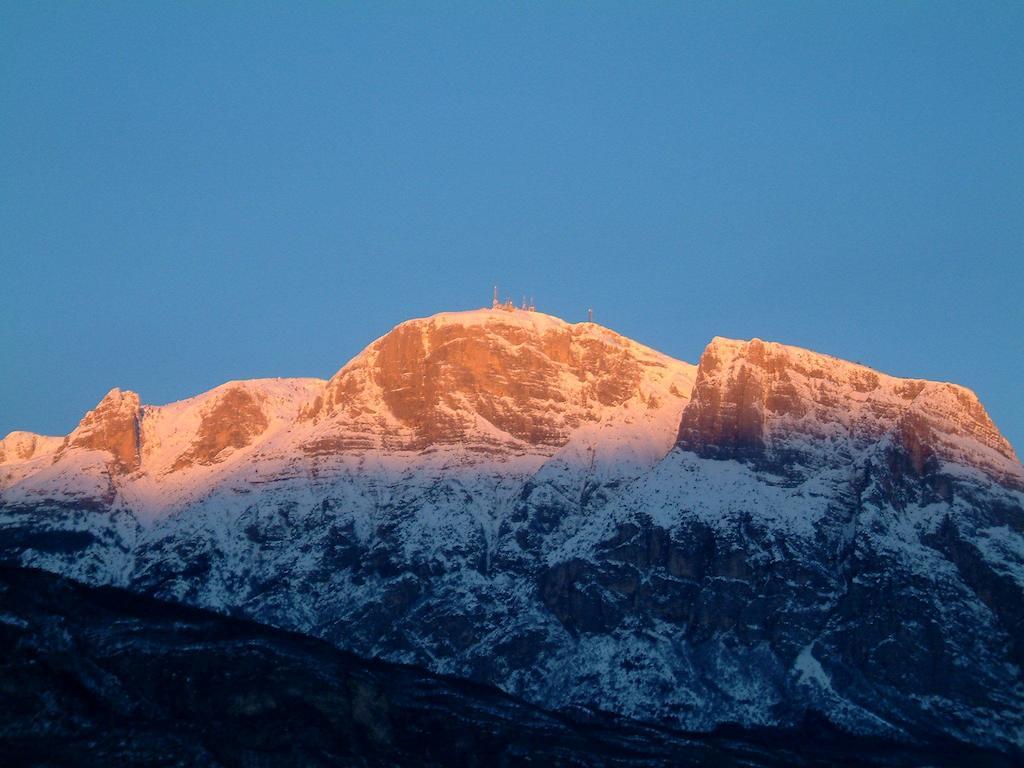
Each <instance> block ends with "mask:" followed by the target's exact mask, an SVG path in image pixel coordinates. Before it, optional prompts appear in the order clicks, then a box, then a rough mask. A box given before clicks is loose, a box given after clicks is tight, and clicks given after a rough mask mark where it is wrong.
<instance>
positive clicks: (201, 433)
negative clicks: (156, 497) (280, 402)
mask: <svg viewBox="0 0 1024 768" xmlns="http://www.w3.org/2000/svg"><path fill="white" fill-rule="evenodd" d="M268 424H269V421H268V419H267V416H266V414H265V413H264V412H263V409H262V407H261V404H260V398H259V395H258V393H253V392H250V391H249V390H248V389H246V388H244V387H242V386H239V385H234V386H230V387H228V388H227V390H226V391H224V392H222V393H220V394H219V396H218V397H217V398H216V399H215V400H214V402H213V403H211V404H210V406H209V407H207V408H205V409H204V410H203V412H202V414H201V417H200V422H199V428H198V430H197V431H196V436H195V439H194V440H193V441H192V443H191V444H190V445H189V447H188V450H186V451H185V452H184V453H182V454H181V456H179V457H178V458H177V459H176V460H175V462H174V464H173V465H171V471H172V472H174V471H178V470H181V469H185V468H187V467H190V466H192V465H193V464H202V465H209V464H215V463H217V461H218V460H219V459H220V457H221V453H222V452H223V451H224V450H225V449H238V448H244V447H246V446H247V445H249V444H250V443H252V442H253V440H255V439H256V438H257V437H259V436H260V435H261V434H263V432H264V431H265V430H266V428H267V426H268Z"/></svg>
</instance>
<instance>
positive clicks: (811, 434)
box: [678, 339, 1016, 480]
mask: <svg viewBox="0 0 1024 768" xmlns="http://www.w3.org/2000/svg"><path fill="white" fill-rule="evenodd" d="M887 435H888V436H891V440H892V442H893V444H894V445H897V446H899V447H900V448H901V449H902V451H903V453H904V454H905V455H906V456H907V457H908V468H909V469H912V470H913V471H914V472H915V473H917V474H921V473H924V472H925V471H926V470H927V468H928V466H929V462H930V461H931V460H933V459H949V460H952V461H956V462H958V463H960V464H964V465H967V466H973V467H976V468H978V469H981V470H983V471H985V472H988V473H989V474H992V475H994V476H995V477H997V478H1000V479H1003V480H1005V479H1006V477H1007V476H1006V472H1007V469H1008V468H1009V469H1013V467H1012V465H1013V464H1014V463H1015V462H1016V455H1015V454H1014V452H1013V448H1012V447H1011V446H1010V444H1009V443H1008V442H1007V441H1006V439H1005V438H1004V437H1003V436H1002V435H1001V434H1000V433H999V431H998V429H997V428H996V426H995V424H993V422H992V420H991V419H990V418H989V416H988V414H987V413H986V412H985V409H984V407H983V406H982V405H981V403H980V402H979V401H978V398H977V396H976V395H975V394H974V393H973V392H971V391H970V390H968V389H965V388H964V387H960V386H957V385H954V384H947V383H940V382H930V381H920V380H913V379H898V378H895V377H892V376H887V375H885V374H881V373H878V372H876V371H872V370H870V369H868V368H865V367H864V366H861V365H857V364H855V363H850V362H846V361H843V360H838V359H836V358H833V357H829V356H827V355H821V354H818V353H814V352H810V351H808V350H804V349H799V348H797V347H788V346H785V345H782V344H776V343H771V342H763V341H760V340H758V339H754V340H752V341H749V342H740V341H731V340H728V339H715V340H714V341H712V342H711V344H709V345H708V347H707V349H706V350H705V352H704V354H703V355H702V356H701V360H700V364H699V366H698V370H697V379H696V382H695V384H694V388H693V393H692V398H691V401H690V404H689V405H688V406H687V407H686V409H685V411H684V412H683V416H682V419H681V423H680V428H679V439H678V444H679V445H680V447H682V448H684V449H686V450H691V451H694V452H696V453H698V454H700V455H703V456H709V457H715V458H755V459H768V460H785V459H786V458H787V456H793V455H795V454H801V455H804V456H805V457H806V453H807V451H809V450H812V449H813V450H814V451H817V452H821V451H827V450H830V447H831V446H832V445H833V444H834V443H841V445H842V446H843V448H844V449H849V448H852V449H854V450H856V449H857V448H858V447H860V446H866V445H869V444H872V443H875V442H877V441H879V440H882V439H883V438H885V437H886V436H887ZM1004 460H1005V466H1004Z"/></svg>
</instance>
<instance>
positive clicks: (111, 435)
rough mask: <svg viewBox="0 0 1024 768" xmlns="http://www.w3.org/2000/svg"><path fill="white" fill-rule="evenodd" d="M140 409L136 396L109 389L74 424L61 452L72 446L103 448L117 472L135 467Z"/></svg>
mask: <svg viewBox="0 0 1024 768" xmlns="http://www.w3.org/2000/svg"><path fill="white" fill-rule="evenodd" d="M141 420H142V411H141V407H140V404H139V396H138V395H137V394H135V393H134V392H128V391H124V392H122V391H121V390H120V389H116V388H115V389H112V390H110V391H109V392H108V393H107V394H106V395H105V396H104V397H103V399H102V400H101V401H100V403H99V405H97V406H96V408H94V409H93V410H91V411H89V412H88V413H87V414H85V417H84V418H83V419H82V421H81V422H80V423H79V424H78V427H77V428H76V429H75V431H74V432H72V433H71V434H70V435H68V438H67V442H66V443H65V445H64V447H63V448H62V449H61V452H62V453H64V452H67V451H69V450H71V449H74V448H82V449H85V450H90V451H105V452H106V453H108V454H110V457H111V465H112V467H113V468H114V470H115V471H116V472H118V473H129V472H134V471H135V470H136V469H138V468H139V462H140V452H141V440H140V436H139V433H140V422H141Z"/></svg>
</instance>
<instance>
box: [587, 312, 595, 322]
mask: <svg viewBox="0 0 1024 768" xmlns="http://www.w3.org/2000/svg"><path fill="white" fill-rule="evenodd" d="M587 322H588V323H592V322H594V310H593V309H588V310H587Z"/></svg>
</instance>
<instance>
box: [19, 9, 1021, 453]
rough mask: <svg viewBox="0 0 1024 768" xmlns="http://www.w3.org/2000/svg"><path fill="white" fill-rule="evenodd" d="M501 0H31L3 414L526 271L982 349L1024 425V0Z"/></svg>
mask: <svg viewBox="0 0 1024 768" xmlns="http://www.w3.org/2000/svg"><path fill="white" fill-rule="evenodd" d="M214 5H216V6H217V8H216V9H212V6H214ZM489 5H490V4H480V3H475V2H474V3H466V4H439V5H435V4H425V3H417V4H401V3H400V4H383V3H373V4H364V5H359V4H339V5H334V6H328V5H327V4H319V3H316V4H305V3H278V4H274V5H262V4H258V3H252V2H245V3H242V2H238V3H221V4H212V3H201V2H194V3H189V2H184V3H175V4H170V3H124V4H120V3H13V2H7V3H3V5H2V7H0V434H4V433H6V432H7V431H8V430H11V429H16V428H19V429H29V430H35V431H42V432H47V433H64V432H67V431H68V430H70V429H71V428H72V427H73V426H74V424H75V423H76V422H77V420H78V418H79V417H80V416H81V415H82V413H83V412H84V411H86V410H87V409H88V408H90V407H92V406H93V405H94V404H95V403H96V402H97V401H98V400H99V398H100V397H101V396H102V395H103V394H104V392H105V391H106V390H107V389H109V388H110V387H112V386H115V385H116V386H120V387H123V388H131V389H134V390H137V391H138V392H139V393H140V394H141V396H142V398H143V401H144V402H150V403H162V402H167V401H171V400H174V399H178V398H181V397H185V396H188V395H191V394H194V393H197V392H200V391H202V390H205V389H207V388H209V387H212V386H214V385H216V384H218V383H221V382H223V381H226V380H228V379H233V378H250V377H257V376H299V375H315V376H323V377H326V376H330V375H331V374H332V373H333V372H334V371H335V370H336V369H337V368H339V367H340V366H341V365H342V364H343V363H344V362H345V361H346V360H348V359H349V358H350V357H351V356H352V355H353V354H355V353H356V352H358V350H359V349H361V348H362V347H363V346H364V345H365V344H366V343H368V342H370V341H371V340H372V339H374V338H375V337H377V336H378V335H380V334H382V333H384V332H386V331H387V330H388V329H389V328H390V327H392V326H393V325H395V324H396V323H398V322H400V321H402V320H405V319H407V318H410V317H416V316H422V315H427V314H432V313H434V312H437V311H440V310H447V309H462V308H470V307H475V306H482V305H484V304H486V303H488V302H489V300H490V293H491V285H492V284H493V283H494V282H498V283H500V284H501V285H502V286H503V287H505V288H507V289H508V290H509V291H510V292H512V293H514V294H515V295H516V296H517V297H519V296H520V295H521V294H522V293H524V292H525V293H532V294H533V295H534V296H535V297H536V299H537V303H538V305H539V308H540V309H542V310H544V311H548V312H551V313H553V314H557V315H560V316H562V317H564V318H566V319H570V320H574V319H582V318H583V317H584V316H585V311H586V308H587V307H588V306H593V307H594V308H595V313H596V319H597V320H598V321H600V322H602V323H603V324H605V325H608V326H610V327H612V328H614V329H615V330H617V331H619V332H621V333H624V334H627V335H629V336H632V337H634V338H636V339H638V340H640V341H643V342H645V343H647V344H650V345H652V346H654V347H656V348H658V349H661V350H663V351H665V352H667V353H669V354H672V355H675V356H677V357H680V358H683V359H686V360H691V361H696V359H697V358H698V357H699V355H700V352H701V350H702V349H703V347H704V345H705V344H706V342H707V341H708V340H709V339H710V338H711V337H712V336H714V335H723V336H732V337H741V338H749V337H753V336H758V337H761V338H766V339H773V340H778V341H783V342H788V343H792V344H799V345H802V346H807V347H811V348H813V349H816V350H819V351H822V352H828V353H830V354H834V355H837V356H841V357H845V358H849V359H853V360H859V361H861V362H864V363H866V364H869V365H872V366H874V367H876V368H879V369H882V370H884V371H887V372H891V373H894V374H899V375H907V376H918V377H928V378H936V379H943V380H951V381H956V382H958V383H962V384H964V385H966V386H969V387H972V388H973V389H975V390H976V391H977V392H978V393H979V395H980V396H981V398H982V400H983V402H984V403H985V404H986V406H987V407H988V408H989V410H990V412H991V413H992V415H993V417H994V418H995V420H996V422H997V424H999V425H1000V427H1001V428H1002V429H1003V431H1004V432H1005V433H1006V434H1007V435H1008V436H1009V437H1010V439H1011V440H1012V441H1013V442H1014V443H1015V445H1017V446H1018V447H1020V448H1022V449H1024V401H1022V386H1021V381H1022V379H1024V309H1022V292H1024V133H1022V131H1024V127H1022V126H1024V85H1022V81H1024V5H1022V4H1020V3H1005V4H1001V3H962V2H961V3H956V4H944V3H920V4H916V3H882V4H878V5H872V4H867V3H856V4H849V3H844V4H839V3H820V4H818V3H811V4H808V3H743V4H729V3H715V4H687V5H683V4H666V3H657V4H634V3H622V4H606V3H596V4H589V3H588V4H574V3H562V2H551V3H543V4H542V3H521V4H515V5H514V6H513V5H507V6H501V7H486V6H489ZM441 8H443V10H440V9H441Z"/></svg>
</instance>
